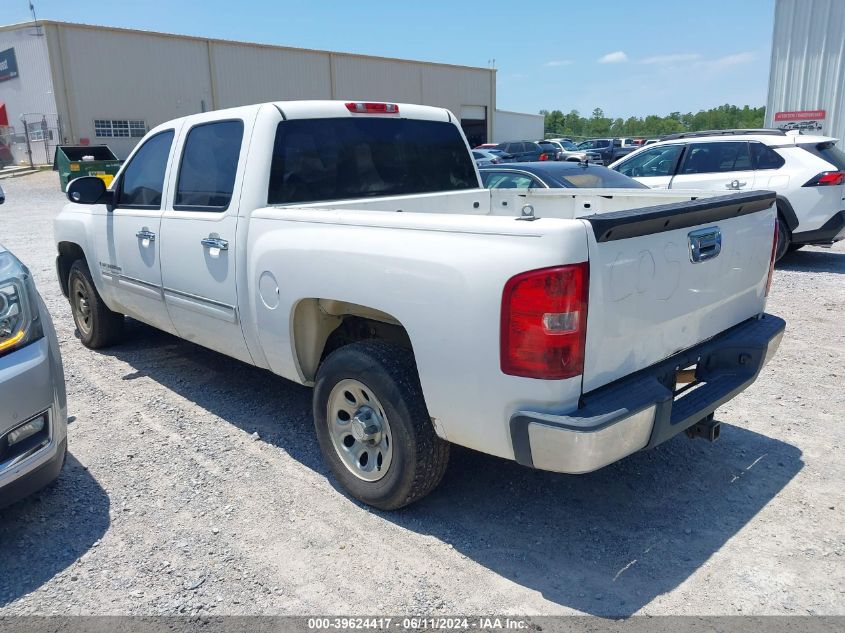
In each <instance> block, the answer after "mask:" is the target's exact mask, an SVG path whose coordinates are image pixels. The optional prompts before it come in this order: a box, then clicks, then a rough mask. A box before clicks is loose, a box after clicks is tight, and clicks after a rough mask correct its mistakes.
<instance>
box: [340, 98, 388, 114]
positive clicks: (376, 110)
mask: <svg viewBox="0 0 845 633" xmlns="http://www.w3.org/2000/svg"><path fill="white" fill-rule="evenodd" d="M346 109H347V110H349V111H350V112H352V113H354V114H399V106H398V105H396V104H395V103H371V102H369V101H352V102H350V103H347V104H346Z"/></svg>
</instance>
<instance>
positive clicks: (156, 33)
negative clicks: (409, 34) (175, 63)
mask: <svg viewBox="0 0 845 633" xmlns="http://www.w3.org/2000/svg"><path fill="white" fill-rule="evenodd" d="M36 26H59V27H65V26H66V27H71V28H81V29H90V30H93V31H113V32H118V33H133V34H136V35H147V36H153V37H163V38H167V39H179V40H192V41H195V42H207V43H211V44H228V45H234V46H254V47H256V48H268V49H272V50H283V51H296V52H300V53H318V54H323V55H340V56H343V57H355V58H358V59H371V60H376V61H386V62H400V63H406V64H423V65H426V66H435V67H438V68H456V69H460V70H480V71H485V72H489V73H492V74H495V73H496V69H495V68H483V67H481V66H465V65H461V64H447V63H443V62H430V61H423V60H418V59H405V58H401V57H383V56H379V55H366V54H363V53H345V52H343V51H330V50H325V49H319V48H299V47H296V46H283V45H281V44H262V43H259V42H245V41H243V40H227V39H222V38H216V37H202V36H198V35H181V34H179V33H165V32H162V31H145V30H143V29H130V28H125V27H119V26H102V25H98V24H82V23H81V22H62V21H59V20H42V19H40V18H39V20H38V22H37V23H36V22H20V23H17V24H6V25H0V32H2V31H14V30H17V29H22V28H27V27H29V28H34V27H36Z"/></svg>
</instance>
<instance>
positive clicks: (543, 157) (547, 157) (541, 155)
mask: <svg viewBox="0 0 845 633" xmlns="http://www.w3.org/2000/svg"><path fill="white" fill-rule="evenodd" d="M540 160H549V155H548V154H540Z"/></svg>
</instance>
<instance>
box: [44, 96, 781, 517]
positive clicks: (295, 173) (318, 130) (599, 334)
mask: <svg viewBox="0 0 845 633" xmlns="http://www.w3.org/2000/svg"><path fill="white" fill-rule="evenodd" d="M400 113H401V116H400ZM249 139H253V140H254V139H263V141H261V142H249V141H248V140H249ZM67 195H68V199H69V200H70V201H71V202H70V204H68V205H66V206H65V207H64V209H62V211H61V213H60V214H59V215H58V217H57V219H56V222H55V235H56V243H57V250H58V260H57V272H58V277H59V283H60V284H61V289H62V292H64V294H65V295H66V296H68V298H69V299H70V304H71V310H72V313H73V318H74V320H75V322H76V326H77V329H78V331H79V339H80V342H81V343H82V344H83V345H86V346H88V347H90V348H101V347H105V346H107V345H109V344H113V343H115V342H117V341H118V340H119V339H120V335H121V331H122V327H123V315H129V316H132V317H133V318H135V319H138V320H141V321H143V322H145V323H148V324H150V325H152V326H154V327H157V328H159V329H162V330H165V331H167V332H170V333H172V334H175V335H177V336H181V337H183V338H186V339H188V340H190V341H192V342H194V343H196V344H198V345H203V346H205V347H208V348H210V349H213V350H216V351H218V352H221V353H223V354H226V355H228V356H231V357H232V358H235V359H238V360H241V361H243V362H246V363H250V364H253V365H256V366H258V367H262V368H266V369H268V370H270V371H272V372H274V373H276V374H278V375H280V376H283V377H285V378H288V379H290V380H293V381H295V382H297V383H300V384H304V385H309V386H313V387H314V392H313V413H314V423H315V429H316V435H317V441H318V443H319V446H320V449H321V451H322V454H323V457H324V459H325V461H326V462H327V464H328V467H329V469H330V471H331V473H332V474H333V475H334V477H335V478H336V479H337V480H338V481H339V482H340V484H341V485H342V486H343V487H344V488H345V489H346V490H347V491H348V492H349V494H350V495H352V496H354V497H355V498H357V499H359V500H361V501H363V502H364V503H367V504H370V505H373V506H376V507H378V508H383V509H395V508H399V507H402V506H405V505H407V504H409V503H411V502H413V501H415V500H416V499H419V498H420V497H423V496H424V495H426V494H428V493H429V492H430V491H431V490H432V489H433V488H434V487H435V486H436V485H437V484H438V482H439V481H440V479H441V477H442V476H443V473H444V471H445V469H446V465H447V462H448V456H449V445H450V444H449V443H457V444H461V445H464V446H468V447H471V448H473V449H475V450H478V451H482V452H485V453H490V454H492V455H497V456H499V457H503V458H506V459H512V460H516V461H517V462H519V463H520V464H524V465H526V466H531V467H534V468H540V469H544V470H552V471H559V472H569V473H583V472H588V471H592V470H596V469H598V468H601V467H603V466H605V465H607V464H609V463H612V462H614V461H617V460H619V459H621V458H623V457H625V456H626V455H629V454H631V453H633V452H635V451H638V450H640V449H644V448H648V447H652V446H655V445H657V444H660V443H661V442H663V441H665V440H667V439H668V438H670V437H672V436H673V435H675V434H677V433H680V432H682V431H687V432H688V433H689V434H690V435H692V436H706V437H708V438H709V439H714V438H715V437H716V436H717V435H718V431H719V424H718V422H715V421H714V420H713V415H712V414H713V411H714V410H715V409H716V407H717V406H719V405H720V404H721V403H723V402H725V401H727V400H729V399H730V398H732V397H733V396H735V395H736V394H738V393H740V392H741V391H742V390H743V389H744V388H745V387H747V386H748V385H749V384H751V383H752V382H753V381H754V380H755V378H756V377H757V375H758V373H759V372H760V369H761V368H762V367H763V365H764V364H765V363H766V361H768V360H769V358H771V356H772V354H774V352H775V350H776V349H777V347H778V344H779V342H780V338H781V336H782V333H783V329H784V322H783V321H782V320H781V319H779V318H777V317H773V316H770V315H766V314H764V310H765V304H766V295H767V294H768V284H769V281H770V279H771V266H770V255H771V253H772V239H773V233H774V227H775V211H774V194H768V193H765V192H763V193H759V192H755V193H753V194H749V193H738V194H735V195H733V196H728V197H718V196H712V199H711V198H708V194H707V193H706V192H696V193H695V194H693V195H691V194H689V193H685V192H671V191H664V192H660V191H649V190H645V189H643V190H640V189H631V190H624V189H606V190H603V189H598V190H591V191H589V192H585V193H580V192H579V191H578V190H577V189H574V190H573V189H568V190H566V192H563V191H562V190H560V189H550V190H544V191H538V192H532V194H531V196H529V195H527V194H524V192H523V191H516V192H512V191H507V190H487V189H484V188H482V186H481V183H480V179H479V176H478V171H477V169H476V167H475V165H474V164H473V160H472V157H471V155H470V152H469V151H468V150H467V144H466V139H465V137H464V135H463V132H462V131H461V128H460V125H459V120H458V118H457V117H455V116H454V115H453V114H450V113H449V112H448V111H446V110H444V109H442V108H433V107H427V106H418V105H408V104H394V103H371V102H356V103H347V104H344V103H343V102H337V101H326V102H313V101H302V102H278V103H271V104H261V105H253V106H245V107H240V108H232V109H228V110H218V111H212V112H205V113H201V114H194V115H190V116H187V117H184V118H181V119H176V120H173V121H169V122H166V123H163V124H161V125H159V126H157V127H156V128H154V129H153V130H151V131H150V132H149V133H148V134H147V135H146V136H145V137H144V138H143V139H142V140H141V142H140V143H139V144H138V146H137V147H136V148H135V149H134V150H133V152H132V154H131V155H130V156H129V158H128V160H127V161H126V162H125V163H124V165H123V166H122V167H121V170H120V172H119V173H118V175H117V177H116V179H115V181H114V182H113V183H112V185H110V187H109V188H106V186H105V184H104V183H103V181H102V180H100V179H99V178H93V177H85V178H79V179H76V180H74V181H73V182H71V184H70V185H69V187H68V194H67ZM532 196H533V197H532ZM526 200H530V203H528V204H526ZM740 207H741V208H742V213H738V211H737V210H738V209H739V208H740ZM400 211H401V213H400ZM537 218H540V220H539V221H530V220H535V219H537ZM515 220H523V221H515ZM525 220H529V221H525ZM717 245H719V246H717ZM688 249H689V252H687V251H688ZM720 249H721V251H720ZM643 253H647V254H651V258H650V259H649V265H648V266H643V265H642V262H643V255H642V254H643ZM720 253H721V254H720ZM726 276H729V278H730V283H725V278H726ZM690 368H695V369H694V371H693V370H691V369H690ZM679 370H683V371H682V372H679ZM233 371H237V366H233ZM693 374H694V377H693ZM691 381H693V382H694V385H693V386H695V387H697V388H696V389H695V390H694V391H692V394H693V395H692V396H691V397H685V396H684V394H685V393H686V391H685V390H684V388H683V387H681V386H680V385H681V384H693V382H691ZM297 441H304V440H302V438H299V439H298V440H297Z"/></svg>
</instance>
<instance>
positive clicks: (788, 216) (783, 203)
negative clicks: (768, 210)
mask: <svg viewBox="0 0 845 633" xmlns="http://www.w3.org/2000/svg"><path fill="white" fill-rule="evenodd" d="M777 208H778V215H780V217H782V218H783V221H784V222H785V223H786V228H788V229H789V230H790V232H792V231H794V230H795V228H796V227H797V226H798V216H797V215H795V209H793V208H792V205H791V204H790V203H789V200H787V199H786V198H784V197H783V196H778V197H777Z"/></svg>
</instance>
